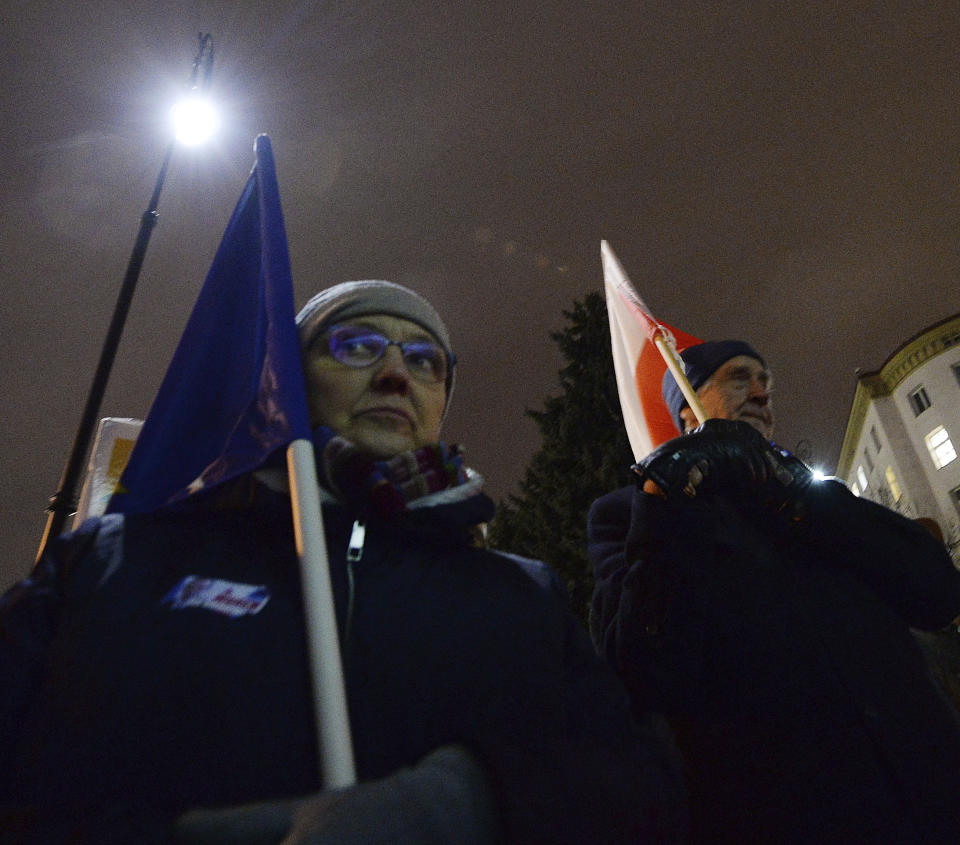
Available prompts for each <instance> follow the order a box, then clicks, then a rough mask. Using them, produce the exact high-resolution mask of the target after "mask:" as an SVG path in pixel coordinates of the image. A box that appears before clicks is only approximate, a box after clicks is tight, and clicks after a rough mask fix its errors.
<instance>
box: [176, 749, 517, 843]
mask: <svg viewBox="0 0 960 845" xmlns="http://www.w3.org/2000/svg"><path fill="white" fill-rule="evenodd" d="M171 834H172V838H173V841H174V842H175V843H177V845H281V843H282V845H441V844H442V843H447V842H462V843H465V845H488V843H492V842H495V841H496V840H497V838H498V836H497V812H496V806H495V801H494V798H493V794H492V791H491V789H490V785H489V784H488V782H487V778H486V775H485V774H484V771H483V769H482V768H481V767H480V764H479V763H478V762H477V761H476V759H475V758H474V756H473V754H471V753H470V751H468V750H467V749H466V748H464V747H463V746H460V745H445V746H441V747H440V748H438V749H436V750H435V751H433V752H431V753H430V754H428V755H427V756H426V757H424V758H423V759H422V760H420V762H419V763H417V765H415V766H413V767H411V768H406V769H400V770H398V771H396V772H394V773H393V774H392V775H389V776H388V777H385V778H381V779H380V780H375V781H367V782H365V783H359V784H357V785H356V786H351V787H347V788H345V789H336V790H331V791H328V792H320V793H318V794H316V795H311V796H308V797H305V798H300V799H296V800H290V801H267V802H263V803H260V804H248V805H245V806H242V807H227V808H219V809H203V810H192V811H190V812H189V813H185V814H184V815H182V816H180V818H179V819H177V821H176V823H175V825H174V826H173V828H172V830H171Z"/></svg>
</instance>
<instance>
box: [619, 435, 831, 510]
mask: <svg viewBox="0 0 960 845" xmlns="http://www.w3.org/2000/svg"><path fill="white" fill-rule="evenodd" d="M633 470H634V472H635V473H636V474H637V475H638V476H639V484H640V486H641V487H643V486H644V484H645V482H648V481H649V482H652V483H653V484H654V485H656V488H659V491H660V492H661V493H662V494H663V495H664V496H665V497H666V499H667V500H668V501H674V502H678V501H684V500H689V499H693V498H695V497H696V496H697V495H699V494H709V495H717V496H724V497H725V498H728V499H731V500H733V501H739V502H754V503H758V504H760V505H761V506H762V507H764V508H767V509H769V510H772V511H774V512H776V513H780V512H786V513H787V515H788V516H789V517H791V518H793V519H799V518H800V517H801V516H802V512H803V507H802V505H803V494H804V493H805V492H806V490H807V488H808V487H809V486H810V483H811V482H812V480H813V473H812V472H811V471H810V468H809V467H807V466H806V465H805V464H804V463H803V462H802V461H800V460H799V459H798V458H795V457H794V456H793V455H791V454H790V453H789V452H786V451H784V450H781V449H779V448H778V447H777V446H775V445H774V444H772V443H770V442H769V441H768V440H767V439H766V438H764V436H763V435H762V434H760V432H758V431H757V430H756V429H755V428H753V427H752V426H750V425H748V424H747V423H743V422H735V421H732V420H717V419H713V420H707V421H706V422H705V423H704V424H703V425H701V426H699V427H698V428H695V429H694V430H693V431H691V432H689V433H688V434H684V435H682V436H680V437H678V438H676V439H674V440H671V441H669V442H668V443H664V444H663V445H662V446H660V447H659V448H657V449H655V450H654V451H653V452H651V453H650V454H649V455H647V457H646V458H644V459H643V460H642V461H640V463H638V464H637V465H636V466H634V468H633ZM647 489H648V490H649V486H648V487H647Z"/></svg>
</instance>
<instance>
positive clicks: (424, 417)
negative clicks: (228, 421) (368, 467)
mask: <svg viewBox="0 0 960 845" xmlns="http://www.w3.org/2000/svg"><path fill="white" fill-rule="evenodd" d="M349 323H350V324H351V325H357V326H364V327H366V328H370V329H373V330H375V331H377V332H379V333H380V334H382V335H384V336H385V337H387V338H389V339H390V340H396V341H401V342H403V341H409V340H431V341H434V342H436V339H435V338H434V337H432V336H431V334H430V333H429V332H428V331H426V329H424V328H422V327H421V326H418V325H417V324H416V323H413V322H411V321H410V320H404V319H401V318H400V317H391V316H388V315H385V314H374V315H370V316H364V317H357V318H354V319H351V320H349ZM304 373H305V376H306V381H307V406H308V408H309V411H310V422H311V425H314V426H316V425H326V426H329V427H330V428H331V429H333V430H334V431H335V432H336V433H337V434H339V435H341V436H342V437H345V438H346V439H347V440H350V441H351V442H352V443H353V444H354V445H356V446H357V447H359V448H360V450H361V451H363V452H364V453H366V454H367V455H369V456H370V457H373V458H377V459H382V458H391V457H393V456H394V455H397V454H399V453H400V452H405V451H407V450H409V449H416V448H419V447H420V446H425V445H426V444H428V443H433V442H436V441H437V440H438V439H439V437H440V422H441V420H442V419H443V409H444V406H445V405H446V387H445V385H444V383H443V382H442V381H440V382H428V381H422V380H418V379H416V378H414V377H413V375H412V374H411V373H410V370H409V369H408V368H407V365H406V364H405V363H404V360H403V355H402V353H401V351H400V349H399V347H397V346H389V347H387V350H386V352H385V353H384V355H383V357H382V358H381V359H380V360H379V361H376V362H374V363H373V364H370V365H369V366H366V367H351V366H348V365H347V364H342V363H341V362H340V361H337V360H336V359H334V358H333V357H332V356H331V355H330V348H329V344H328V342H327V335H326V334H322V335H319V336H318V337H317V338H316V340H315V341H314V342H313V344H312V345H311V346H310V348H309V350H308V351H307V354H306V356H305V359H304Z"/></svg>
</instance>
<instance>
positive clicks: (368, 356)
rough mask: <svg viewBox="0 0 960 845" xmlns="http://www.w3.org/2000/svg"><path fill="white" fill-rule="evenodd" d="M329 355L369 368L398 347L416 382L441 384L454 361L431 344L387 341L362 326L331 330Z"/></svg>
mask: <svg viewBox="0 0 960 845" xmlns="http://www.w3.org/2000/svg"><path fill="white" fill-rule="evenodd" d="M327 342H328V343H329V345H330V355H331V356H332V357H333V358H334V359H336V360H337V361H339V362H340V363H341V364H346V365H347V366H348V367H369V366H370V365H371V364H375V363H376V362H377V361H379V360H380V359H381V358H382V357H383V356H384V355H386V354H387V348H388V347H390V346H398V347H400V354H401V355H402V356H403V363H404V365H405V366H406V368H407V370H408V371H409V372H410V375H412V376H413V377H414V378H415V379H416V380H417V381H424V382H444V381H446V380H447V373H448V372H449V370H450V369H451V368H452V367H453V365H454V363H455V362H456V359H455V358H454V357H453V355H452V353H448V352H447V351H446V350H445V349H444V348H443V347H442V346H440V344H438V343H434V342H433V341H432V340H423V339H421V340H404V341H400V340H390V338H388V337H386V336H384V335H382V334H380V332H378V331H375V330H374V329H370V328H367V327H365V326H351V325H345V326H334V327H333V328H332V329H330V331H329V332H328V333H327Z"/></svg>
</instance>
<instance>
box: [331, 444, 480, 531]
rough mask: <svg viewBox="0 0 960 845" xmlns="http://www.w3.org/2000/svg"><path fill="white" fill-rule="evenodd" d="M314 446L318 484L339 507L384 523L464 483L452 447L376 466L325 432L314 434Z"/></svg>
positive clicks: (433, 446) (408, 454)
mask: <svg viewBox="0 0 960 845" xmlns="http://www.w3.org/2000/svg"><path fill="white" fill-rule="evenodd" d="M313 445H314V449H315V450H316V456H317V474H318V476H319V478H320V484H321V485H323V487H325V488H326V489H327V490H329V491H330V492H331V493H333V495H334V496H336V497H337V498H338V499H340V500H341V501H346V502H350V503H352V504H354V505H358V506H360V507H361V509H362V510H364V511H365V512H366V513H369V514H371V515H375V516H378V517H380V518H382V519H392V518H395V517H397V516H399V515H400V514H402V513H405V512H406V510H407V503H408V502H412V501H413V500H414V499H419V498H421V497H422V496H426V495H427V494H429V493H436V492H437V491H438V490H445V489H447V488H448V487H456V486H457V485H458V484H463V482H465V481H466V480H467V474H466V469H465V467H464V466H463V458H462V456H461V454H460V447H459V446H456V445H453V446H449V447H448V446H447V445H445V444H443V443H431V444H430V445H428V446H422V447H421V448H419V449H414V450H412V451H409V452H401V453H400V454H399V455H394V457H392V458H389V459H388V460H385V461H375V460H373V459H372V458H370V457H368V456H367V455H364V454H362V453H361V452H360V451H359V450H358V449H357V447H356V446H354V445H353V443H351V442H350V441H349V440H346V439H345V438H343V437H340V436H338V435H336V434H335V433H334V432H333V431H332V430H331V429H329V428H327V427H326V426H319V427H318V428H316V429H315V430H314V432H313Z"/></svg>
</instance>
